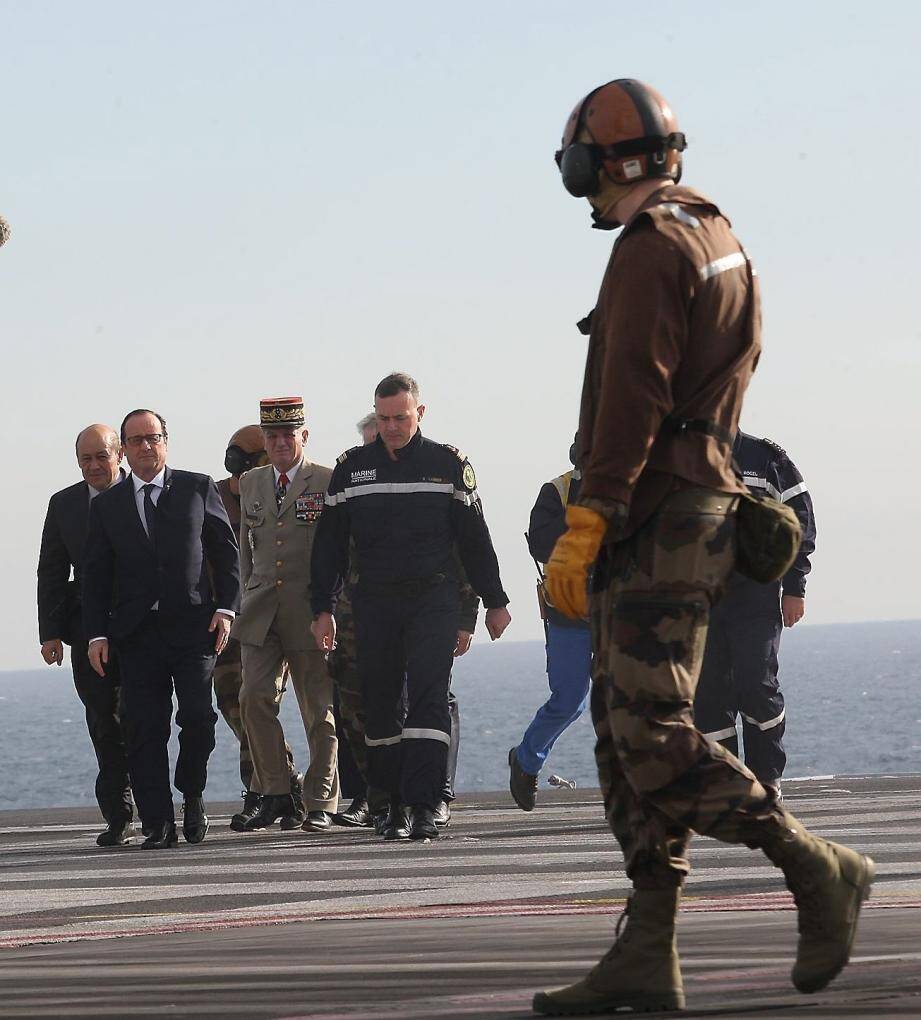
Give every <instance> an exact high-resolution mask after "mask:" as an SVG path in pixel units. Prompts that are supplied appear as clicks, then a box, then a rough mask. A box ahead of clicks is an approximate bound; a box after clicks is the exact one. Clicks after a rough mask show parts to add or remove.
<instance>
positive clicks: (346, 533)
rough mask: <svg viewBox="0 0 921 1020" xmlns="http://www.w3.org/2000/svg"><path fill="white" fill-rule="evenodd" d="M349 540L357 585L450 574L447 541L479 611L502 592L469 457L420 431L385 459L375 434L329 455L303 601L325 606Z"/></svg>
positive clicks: (344, 564)
mask: <svg viewBox="0 0 921 1020" xmlns="http://www.w3.org/2000/svg"><path fill="white" fill-rule="evenodd" d="M350 539H351V540H352V542H353V550H354V555H355V559H354V563H353V566H354V567H355V568H356V572H357V574H358V586H359V588H361V587H362V586H363V585H368V586H369V587H370V586H387V585H396V584H399V583H401V582H412V581H422V582H424V581H426V580H428V579H430V578H432V577H434V576H436V575H438V574H442V575H444V576H445V577H450V578H455V579H456V578H457V573H458V572H457V568H456V560H455V546H456V548H457V552H458V553H459V555H460V559H461V563H462V564H463V567H464V570H465V571H466V572H467V578H468V580H469V581H470V584H471V585H472V587H473V589H474V591H476V593H477V594H478V595H479V596H480V598H481V599H482V600H483V604H484V605H485V606H486V608H487V609H493V608H496V607H498V606H504V605H506V604H507V603H508V596H507V595H506V594H505V592H504V591H503V590H502V582H501V581H500V579H499V563H498V561H497V559H496V553H495V550H494V549H493V545H492V539H491V538H490V535H489V529H488V528H487V527H486V521H485V519H484V517H483V506H482V504H481V502H480V498H479V495H478V494H477V491H476V476H475V474H474V472H473V468H472V467H471V466H470V463H469V461H467V459H466V458H465V457H464V456H463V454H460V453H458V451H457V450H456V449H454V447H452V446H446V445H444V444H442V443H435V442H432V440H430V439H426V438H425V437H424V436H423V435H422V433H421V432H417V433H416V435H415V436H413V438H412V439H411V440H410V441H409V442H408V443H407V444H406V446H405V447H403V449H402V450H399V451H398V453H397V459H396V460H395V461H394V460H391V459H390V457H389V455H388V454H387V450H386V448H385V447H384V444H383V442H382V441H381V439H380V438H378V439H376V440H375V441H374V442H373V443H369V444H368V445H367V446H356V447H354V448H353V449H351V450H349V451H348V452H347V453H344V454H343V455H342V456H341V457H340V458H339V460H338V462H337V464H336V467H335V469H334V470H333V476H332V479H331V481H330V483H329V490H328V492H327V494H326V506H325V508H324V510H323V514H322V516H321V518H320V523H319V525H318V527H317V534H316V537H315V539H314V548H313V562H312V564H311V572H312V573H311V592H312V595H311V607H312V609H313V612H314V613H322V612H332V611H333V610H334V608H335V602H336V598H337V596H338V593H339V591H340V590H341V588H342V582H343V580H344V578H345V577H346V576H347V574H348V570H349V540H350Z"/></svg>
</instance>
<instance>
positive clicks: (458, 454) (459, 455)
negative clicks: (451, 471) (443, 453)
mask: <svg viewBox="0 0 921 1020" xmlns="http://www.w3.org/2000/svg"><path fill="white" fill-rule="evenodd" d="M441 445H442V446H443V447H444V448H445V449H446V450H450V451H451V453H453V454H454V456H455V457H457V459H458V460H459V461H460V462H461V463H462V464H465V463H466V462H467V454H466V453H463V452H462V451H460V450H458V448H457V447H456V446H452V445H451V444H450V443H442V444H441Z"/></svg>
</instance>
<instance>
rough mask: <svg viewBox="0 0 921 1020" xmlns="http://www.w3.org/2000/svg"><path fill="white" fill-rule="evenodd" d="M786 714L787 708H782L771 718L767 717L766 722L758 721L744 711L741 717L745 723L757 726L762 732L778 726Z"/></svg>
mask: <svg viewBox="0 0 921 1020" xmlns="http://www.w3.org/2000/svg"><path fill="white" fill-rule="evenodd" d="M786 714H787V710H786V709H784V710H783V711H782V712H781V713H780V715H777V716H774V718H773V719H768V721H767V722H758V720H757V719H752V717H751V716H750V715H746V714H745V713H744V712H743V713H742V718H743V719H744V720H745V721H746V722H747V723H751V725H752V726H755V727H757V728H758V729H759V730H761V732H762V733H764V731H765V730H772V729H774V727H775V726H779V725H780V724H781V723H782V722H783V721H784V717H785V716H786Z"/></svg>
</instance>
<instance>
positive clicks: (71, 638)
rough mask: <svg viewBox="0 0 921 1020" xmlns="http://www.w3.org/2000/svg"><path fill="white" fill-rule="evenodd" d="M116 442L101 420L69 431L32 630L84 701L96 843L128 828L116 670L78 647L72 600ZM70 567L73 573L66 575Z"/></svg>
mask: <svg viewBox="0 0 921 1020" xmlns="http://www.w3.org/2000/svg"><path fill="white" fill-rule="evenodd" d="M122 453H123V451H122V444H121V440H120V439H119V438H118V433H117V432H116V431H115V429H113V428H110V427H109V426H108V425H88V426H87V427H86V428H85V429H83V431H82V432H80V434H79V435H78V436H77V463H78V464H79V465H80V470H81V471H82V472H83V481H82V482H77V484H76V485H70V486H68V487H67V488H66V489H61V491H60V492H56V493H55V494H54V495H53V496H52V497H51V499H50V501H49V503H48V513H47V514H46V516H45V526H44V528H43V529H42V547H41V552H40V553H39V557H38V635H39V640H40V641H41V643H42V658H43V659H44V660H45V662H47V663H48V665H49V666H52V665H58V666H60V665H61V664H62V663H63V662H64V645H65V644H69V645H70V665H71V668H72V669H73V674H74V686H75V687H76V688H77V694H78V696H79V698H80V700H81V701H82V702H83V707H84V708H85V709H86V727H87V729H88V730H89V734H90V739H91V740H92V741H93V750H94V751H95V752H96V761H97V762H98V764H99V773H98V775H97V776H96V801H97V802H98V804H99V810H100V811H101V812H102V817H103V818H104V819H105V820H106V829H105V831H104V832H101V833H100V834H99V836H98V837H97V839H96V843H97V844H98V845H99V846H123V845H124V844H125V843H127V842H128V841H129V838H130V834H131V817H132V804H131V789H130V787H129V785H128V763H127V761H126V759H125V744H124V741H123V739H122V731H121V726H120V724H119V720H118V710H119V709H118V701H119V673H118V663H117V661H116V660H115V659H114V658H113V659H112V660H111V661H110V663H109V667H108V669H107V671H106V672H107V675H106V676H105V677H102V678H100V677H98V676H97V675H96V673H95V672H93V669H92V667H91V666H90V663H89V659H88V658H87V653H86V634H85V633H84V631H83V623H82V619H81V602H80V572H81V567H82V564H83V549H84V546H85V544H86V529H87V519H88V517H89V512H90V503H91V502H92V501H93V500H94V499H95V498H96V497H97V496H98V495H99V494H100V493H101V492H105V491H106V489H109V488H111V487H112V486H113V485H115V484H116V483H117V482H120V481H121V480H122V478H123V477H124V472H123V471H122V470H121V468H120V467H119V465H120V464H121V460H122ZM71 570H72V571H73V580H71V576H70V575H71Z"/></svg>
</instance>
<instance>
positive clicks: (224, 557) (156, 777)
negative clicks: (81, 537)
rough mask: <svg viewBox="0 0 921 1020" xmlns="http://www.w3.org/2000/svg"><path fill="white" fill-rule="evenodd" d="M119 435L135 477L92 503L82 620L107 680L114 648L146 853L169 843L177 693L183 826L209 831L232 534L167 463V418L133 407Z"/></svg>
mask: <svg viewBox="0 0 921 1020" xmlns="http://www.w3.org/2000/svg"><path fill="white" fill-rule="evenodd" d="M121 440H122V443H123V445H124V447H125V450H126V452H127V457H128V464H129V466H130V468H131V474H130V475H129V476H128V478H126V479H125V481H124V482H123V483H122V484H121V485H115V486H113V487H112V488H111V489H107V490H106V491H105V492H101V493H100V494H99V495H98V496H97V497H96V498H95V499H94V500H93V502H92V503H91V504H90V522H89V535H88V537H87V541H86V553H85V556H84V562H83V624H84V629H85V632H86V633H87V634H88V635H89V636H90V643H89V653H88V654H89V660H90V664H91V665H92V667H93V669H95V670H96V672H97V673H98V674H99V675H100V676H101V677H104V676H106V675H107V673H108V669H109V666H110V654H109V653H110V648H109V645H110V642H111V644H112V645H113V646H114V649H115V651H116V652H117V653H118V658H119V665H120V667H121V675H122V723H123V726H124V730H125V743H126V745H127V748H128V771H129V774H130V776H131V787H132V790H133V791H134V799H135V803H136V804H137V806H138V811H139V812H140V815H141V821H142V823H143V825H144V828H145V829H146V830H147V832H148V833H149V835H148V837H147V839H146V840H145V842H144V844H143V846H144V848H145V849H153V850H159V849H165V848H167V847H170V846H173V845H174V844H175V843H176V842H177V836H176V825H175V821H174V815H173V798H172V794H171V792H170V784H169V751H168V747H167V745H168V742H169V736H170V722H171V720H172V715H173V688H174V687H175V690H176V701H177V702H178V706H179V707H178V710H177V712H176V723H177V724H178V726H179V757H178V759H177V761H176V776H175V779H176V788H177V789H178V790H180V791H181V792H182V795H183V799H184V814H183V821H182V830H183V834H184V836H185V838H186V841H187V842H189V843H200V842H201V841H202V840H203V839H204V838H205V833H206V832H207V830H208V818H207V816H206V815H205V805H204V802H203V801H202V794H203V792H204V789H205V782H206V780H207V776H208V758H209V756H210V755H211V752H212V751H213V750H214V723H215V721H216V719H217V715H216V714H215V712H214V708H213V706H212V703H211V675H212V673H213V672H214V663H215V660H216V658H217V655H218V654H219V653H220V652H222V651H223V650H224V646H225V645H226V643H227V637H228V635H229V634H230V622H231V620H232V619H233V616H234V613H235V612H236V610H237V609H239V606H240V560H239V556H238V554H237V539H236V536H235V535H234V533H233V529H232V528H231V527H230V522H229V521H228V520H227V514H226V513H225V511H224V507H223V505H222V503H221V498H220V496H219V495H218V493H217V488H216V487H215V485H214V482H213V481H212V480H211V479H210V478H209V477H208V476H207V475H202V474H196V473H194V472H192V471H178V470H173V469H172V468H169V467H167V464H166V454H167V445H168V436H167V430H166V420H165V419H164V418H163V416H162V415H160V414H158V413H157V412H156V411H150V410H147V409H139V410H137V411H131V412H130V413H129V414H128V415H127V416H126V417H125V420H124V421H123V422H122V426H121Z"/></svg>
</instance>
